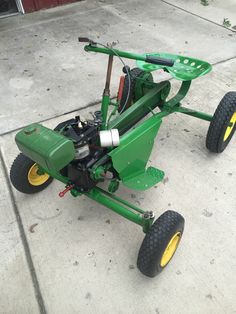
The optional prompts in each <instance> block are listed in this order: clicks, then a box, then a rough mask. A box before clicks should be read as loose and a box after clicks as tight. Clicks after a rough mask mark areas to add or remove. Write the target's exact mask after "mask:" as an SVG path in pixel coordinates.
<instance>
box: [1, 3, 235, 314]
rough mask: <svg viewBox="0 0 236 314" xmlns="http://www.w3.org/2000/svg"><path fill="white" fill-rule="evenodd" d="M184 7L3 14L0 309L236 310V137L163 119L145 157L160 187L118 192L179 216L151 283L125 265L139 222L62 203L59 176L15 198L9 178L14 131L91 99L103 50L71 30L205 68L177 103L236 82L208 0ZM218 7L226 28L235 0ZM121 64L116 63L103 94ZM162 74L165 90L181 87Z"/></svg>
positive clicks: (214, 94)
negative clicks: (93, 50)
mask: <svg viewBox="0 0 236 314" xmlns="http://www.w3.org/2000/svg"><path fill="white" fill-rule="evenodd" d="M193 2H194V1H189V5H188V6H186V5H185V3H184V1H180V0H176V1H175V0H173V1H172V0H171V1H169V3H166V2H164V1H154V0H150V1H149V2H148V5H147V4H145V3H144V2H141V1H128V2H127V1H123V0H122V1H119V2H117V1H84V2H80V3H76V4H72V5H68V6H64V7H60V8H56V9H52V10H47V11H41V12H37V13H33V14H29V15H25V16H17V17H14V18H10V19H4V20H0V36H1V42H0V45H1V52H0V59H1V63H0V67H1V73H2V75H1V77H0V83H1V87H2V88H1V95H0V98H1V104H2V105H1V113H0V132H1V137H0V145H1V167H0V180H1V187H2V188H1V191H0V202H1V211H0V240H1V241H0V252H1V257H2V259H1V261H2V262H1V265H0V288H1V296H0V306H1V310H0V313H4V314H5V313H14V314H15V313H20V314H21V313H22V314H23V313H31V314H32V313H53V314H54V313H57V314H61V313H62V314H64V313H68V314H71V313H95V312H96V313H112V312H113V313H166V314H169V313H171V314H172V313H181V314H182V313H186V314H189V313H214V314H215V313H222V312H223V311H224V312H225V313H236V301H235V295H236V284H235V280H234V277H235V273H236V262H235V260H236V250H235V238H236V233H235V230H236V222H235V221H236V220H235V218H236V194H235V177H236V139H235V137H234V138H233V139H232V143H231V145H230V146H229V147H228V148H227V150H226V151H225V152H224V153H223V154H221V155H217V156H216V155H213V154H210V153H208V151H207V150H206V148H205V135H206V132H207V128H208V123H207V122H204V121H200V120H196V119H192V118H190V117H187V116H182V115H177V114H174V115H173V116H171V117H169V118H166V120H165V121H164V122H165V123H163V124H162V127H161V129H160V133H159V136H158V137H157V140H156V144H155V148H154V151H153V153H152V155H151V164H152V165H154V166H157V167H158V168H160V169H163V170H164V171H165V173H166V180H165V181H164V183H160V184H159V185H158V186H157V188H156V187H154V188H152V189H150V190H148V191H146V192H141V193H138V192H136V191H132V190H128V189H127V188H124V187H122V188H121V189H120V191H119V192H118V194H120V195H122V197H124V198H125V199H127V200H131V201H132V202H134V203H135V204H137V205H138V206H140V207H141V208H144V209H149V210H153V211H154V212H155V214H156V216H159V215H160V214H161V213H162V212H163V211H165V210H167V209H170V208H171V209H175V210H177V211H179V212H180V213H182V214H183V215H184V217H185V219H186V228H185V233H184V237H183V240H182V242H181V245H180V247H179V249H178V252H177V253H176V256H175V257H174V259H173V260H172V261H171V263H170V265H169V266H168V267H167V268H166V269H165V271H164V272H163V273H162V274H161V275H160V276H158V277H156V278H155V279H149V278H146V277H144V276H143V275H141V274H140V273H139V271H138V270H137V268H136V258H137V253H138V250H139V247H140V244H141V241H142V239H143V236H144V235H143V233H142V231H141V230H140V228H139V227H138V226H136V225H134V224H132V223H130V222H128V221H126V220H124V219H122V218H121V217H119V216H118V215H116V214H115V213H113V212H111V211H109V210H107V209H106V208H104V207H102V206H98V205H97V204H96V203H93V202H92V201H90V200H88V199H86V198H85V197H80V198H78V199H74V198H72V197H70V196H69V195H66V196H65V197H64V198H63V199H59V198H58V196H57V195H58V192H59V191H61V190H62V189H63V186H62V185H61V184H60V183H58V182H53V183H52V184H51V185H50V186H49V187H48V188H47V189H46V190H45V191H43V192H41V193H40V194H38V195H34V196H29V195H23V194H21V193H18V192H17V191H15V190H14V189H13V188H12V187H11V185H10V182H9V179H8V175H7V174H8V173H9V168H10V166H11V164H12V161H13V160H14V158H15V156H16V155H17V154H18V151H17V147H16V145H15V144H14V136H15V133H16V130H17V129H19V128H21V127H22V126H24V125H26V124H28V123H30V122H36V121H44V123H43V124H44V125H45V126H48V127H53V126H55V125H56V124H57V123H58V122H59V121H63V120H65V119H67V118H68V117H73V116H74V115H75V114H76V113H77V112H79V113H80V114H81V115H83V116H85V117H86V116H87V117H89V115H90V113H89V112H91V111H94V110H96V109H97V108H98V105H95V103H96V102H97V101H99V100H100V95H101V92H102V89H103V84H104V67H105V65H106V57H104V56H102V55H98V54H96V55H92V54H87V53H85V52H84V51H83V46H81V45H79V44H78V43H77V37H78V36H79V35H88V36H90V37H92V38H96V39H99V40H100V41H101V42H107V41H112V40H118V41H119V48H121V49H122V48H123V49H128V50H133V51H136V52H145V51H148V52H149V51H158V50H162V51H169V52H172V53H181V54H185V55H190V56H194V57H196V58H202V59H206V60H207V61H209V62H210V63H213V64H215V66H214V69H213V71H212V72H211V73H209V74H208V75H206V76H204V77H202V78H199V79H197V80H196V81H194V82H193V86H192V89H191V91H190V93H189V95H188V96H187V98H186V101H185V102H184V103H185V105H189V106H190V107H192V108H196V109H199V110H204V111H206V112H209V113H213V112H214V110H215V108H216V106H217V104H218V103H219V101H220V99H221V98H222V97H223V95H224V94H225V93H226V92H228V91H230V90H236V79H235V72H236V63H235V59H236V34H235V32H234V29H226V28H224V27H222V26H220V25H217V24H220V23H218V20H214V18H216V17H217V19H218V17H219V15H215V14H214V12H215V11H214V10H216V11H217V14H219V12H220V10H218V9H217V8H219V7H220V6H218V7H217V5H219V4H218V2H217V1H212V2H210V5H212V12H210V13H209V8H210V6H209V7H207V10H208V11H207V12H208V13H205V14H206V15H205V16H204V14H202V13H201V12H202V10H203V9H204V8H205V7H201V5H200V4H199V7H197V8H196V4H194V5H193ZM199 3H200V1H199ZM226 3H229V6H227V5H226ZM213 4H214V5H213ZM185 6H186V7H185ZM225 12H226V13H225ZM234 12H235V11H234ZM193 13H194V14H193ZM227 13H228V16H229V17H230V19H231V21H232V25H235V24H236V14H233V7H232V1H227V2H224V11H223V13H222V17H223V18H224V17H226V14H227ZM209 14H211V16H209ZM128 64H129V65H131V66H133V63H132V62H128ZM120 68H121V67H120V64H119V63H118V61H117V62H116V64H115V71H116V73H114V84H113V87H112V93H113V95H115V93H116V89H117V78H118V76H119V75H120ZM115 71H114V72H115ZM157 78H158V76H157ZM172 82H173V87H174V90H176V88H177V86H178V84H179V83H178V82H174V81H172ZM91 91H92V93H91ZM82 108H84V109H82ZM72 111H74V112H72ZM68 112H72V113H68ZM33 224H37V225H35V228H34V232H33V233H32V232H30V227H31V226H32V225H33Z"/></svg>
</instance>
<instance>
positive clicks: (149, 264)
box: [137, 210, 184, 277]
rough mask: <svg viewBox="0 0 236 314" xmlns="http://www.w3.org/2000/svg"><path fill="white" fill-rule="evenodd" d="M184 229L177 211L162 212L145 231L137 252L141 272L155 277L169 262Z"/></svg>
mask: <svg viewBox="0 0 236 314" xmlns="http://www.w3.org/2000/svg"><path fill="white" fill-rule="evenodd" d="M183 231H184V218H183V216H181V215H180V214H179V213H177V212H175V211H172V210H168V211H166V212H164V213H163V214H162V215H161V216H160V217H159V218H158V219H157V220H156V221H155V222H154V224H153V225H152V226H151V228H150V230H149V231H148V232H147V234H146V236H145V238H144V240H143V243H142V245H141V247H140V250H139V254H138V261H137V266H138V268H139V270H140V271H141V273H143V274H144V275H146V276H148V277H155V276H156V275H157V274H159V273H160V272H161V271H162V270H163V269H164V268H165V267H166V266H167V264H168V263H169V262H170V260H171V259H172V257H173V256H174V253H175V251H176V250H177V247H178V245H179V243H180V240H181V238H182V234H183Z"/></svg>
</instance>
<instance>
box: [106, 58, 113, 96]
mask: <svg viewBox="0 0 236 314" xmlns="http://www.w3.org/2000/svg"><path fill="white" fill-rule="evenodd" d="M112 63H113V56H111V55H110V56H109V58H108V65H107V76H106V85H105V90H104V94H106V95H107V93H108V95H109V94H110V82H111V71H112Z"/></svg>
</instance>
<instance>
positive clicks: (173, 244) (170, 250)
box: [160, 232, 181, 267]
mask: <svg viewBox="0 0 236 314" xmlns="http://www.w3.org/2000/svg"><path fill="white" fill-rule="evenodd" d="M180 237H181V233H180V232H176V233H175V234H174V235H173V237H172V238H171V240H170V241H169V243H168V244H167V247H166V249H165V251H164V253H163V255H162V258H161V263H160V265H161V267H165V266H166V265H167V264H168V263H169V261H170V260H171V258H172V257H173V255H174V253H175V251H176V249H177V247H178V245H179V241H180Z"/></svg>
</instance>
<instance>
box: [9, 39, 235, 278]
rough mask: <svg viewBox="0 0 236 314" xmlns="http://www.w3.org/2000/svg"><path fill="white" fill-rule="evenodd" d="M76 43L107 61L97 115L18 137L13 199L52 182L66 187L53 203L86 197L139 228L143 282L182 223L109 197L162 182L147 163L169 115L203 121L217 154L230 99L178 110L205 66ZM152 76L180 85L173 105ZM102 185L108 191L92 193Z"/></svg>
mask: <svg viewBox="0 0 236 314" xmlns="http://www.w3.org/2000/svg"><path fill="white" fill-rule="evenodd" d="M79 42H84V43H86V45H85V48H84V49H85V51H87V52H97V53H103V54H107V55H108V66H107V74H106V83H105V89H104V92H103V97H102V104H101V110H100V111H95V112H94V114H93V117H92V118H91V119H88V120H83V119H81V118H80V116H76V117H75V118H73V119H70V120H67V121H64V122H62V123H60V124H59V125H57V126H56V127H55V129H54V130H51V129H48V128H46V127H44V126H43V125H41V124H38V123H33V124H31V125H29V126H27V127H25V128H23V129H22V130H21V131H19V132H18V133H17V134H16V138H15V140H16V144H17V146H18V148H19V150H20V151H21V153H20V154H19V155H18V156H17V157H16V159H15V161H14V162H13V164H12V167H11V171H10V178H11V182H12V184H13V185H14V187H15V188H16V189H17V190H18V191H20V192H23V193H27V194H32V193H36V192H39V191H42V190H43V189H45V188H46V187H47V186H48V185H49V184H50V183H51V182H52V180H53V178H55V179H57V180H59V181H61V182H62V183H63V184H64V185H65V190H64V191H62V192H60V193H59V196H60V197H62V196H64V195H65V193H66V192H68V191H69V192H70V193H71V195H72V196H74V197H76V196H80V195H86V196H87V197H89V198H91V199H92V200H94V201H96V202H98V203H100V204H102V205H104V206H106V207H108V208H110V209H112V210H113V211H115V212H116V213H118V214H119V215H121V216H123V217H125V218H126V219H128V220H130V221H132V222H134V223H136V224H138V225H140V226H141V227H142V229H143V231H144V233H145V234H146V235H145V237H144V240H143V242H142V244H141V247H140V250H139V254H138V260H137V266H138V268H139V270H140V271H141V272H142V273H143V274H144V275H146V276H149V277H154V276H156V275H157V274H158V273H160V272H161V271H162V270H163V269H164V268H165V267H166V265H167V264H168V263H169V261H170V260H171V258H172V257H173V255H174V253H175V251H176V249H177V247H178V245H179V242H180V240H181V238H182V234H183V231H184V218H183V217H182V216H181V215H180V214H179V213H177V212H175V211H172V210H168V211H166V212H164V213H163V214H162V215H161V216H160V217H159V218H158V219H156V220H154V214H153V212H152V211H148V210H142V209H140V208H139V207H137V206H135V205H133V204H130V203H129V202H127V201H126V200H123V199H121V198H120V197H118V196H117V195H115V192H116V191H117V190H118V188H119V183H120V182H122V183H123V185H125V186H126V187H128V188H130V189H133V190H137V191H144V190H147V189H149V188H150V187H152V186H154V185H156V184H157V183H158V182H160V181H162V180H163V178H164V172H163V171H162V170H160V169H157V168H155V167H147V162H148V160H149V156H150V154H151V151H152V148H153V144H154V140H155V137H156V136H157V133H158V130H159V128H160V126H161V123H162V120H163V119H164V118H165V117H166V116H168V115H170V114H171V113H173V112H179V113H184V114H186V115H189V116H192V117H195V118H199V119H202V120H206V121H209V122H210V126H209V130H208V133H207V138H206V146H207V148H208V149H209V150H210V151H211V152H214V153H220V152H222V151H223V150H224V149H225V148H226V146H227V145H228V143H229V141H230V140H231V138H232V136H233V134H234V132H235V129H236V92H228V93H227V94H226V95H225V96H224V97H223V99H222V100H221V102H220V104H219V106H218V108H217V109H216V111H215V114H214V115H213V116H212V115H209V114H206V113H204V112H199V111H196V110H192V109H189V108H185V107H183V106H182V104H181V101H182V100H183V98H184V97H185V96H186V94H187V93H188V90H189V88H190V85H191V81H192V80H193V79H195V78H197V77H199V76H202V75H205V74H207V73H208V72H210V71H211V68H212V67H211V65H210V64H209V63H207V62H204V61H201V60H197V59H193V58H190V57H185V56H181V55H173V54H168V53H148V54H135V53H130V52H126V51H121V50H117V49H114V45H113V44H110V45H103V44H100V43H97V42H94V41H93V40H90V39H88V38H86V37H80V38H79ZM114 57H118V58H119V59H120V61H121V62H122V64H123V72H124V75H122V76H121V78H120V83H119V89H118V95H117V99H116V100H114V99H111V97H110V80H111V73H112V64H113V58H114ZM123 58H127V59H133V60H136V62H137V68H134V69H130V68H129V67H128V66H127V65H126V64H125V63H124V61H123ZM156 70H164V71H166V72H168V73H169V74H170V75H171V76H172V77H173V78H175V79H177V80H181V81H182V83H181V86H180V89H179V91H178V92H177V94H176V95H175V96H174V97H172V98H170V99H168V95H169V93H170V89H171V84H170V81H169V80H164V81H162V82H159V83H155V82H154V81H153V77H152V74H151V72H152V71H156ZM167 99H168V100H167ZM146 116H147V117H146ZM144 117H146V119H143V118H144ZM104 181H107V182H108V184H107V186H108V187H107V189H102V188H101V187H99V186H98V185H99V183H100V182H104Z"/></svg>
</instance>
